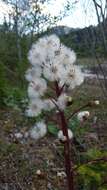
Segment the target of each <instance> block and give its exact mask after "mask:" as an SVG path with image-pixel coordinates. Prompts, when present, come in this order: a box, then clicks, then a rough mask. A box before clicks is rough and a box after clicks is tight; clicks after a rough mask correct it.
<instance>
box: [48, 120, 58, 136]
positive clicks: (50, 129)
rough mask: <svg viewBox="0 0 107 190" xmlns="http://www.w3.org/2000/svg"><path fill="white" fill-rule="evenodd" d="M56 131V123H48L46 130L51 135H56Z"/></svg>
mask: <svg viewBox="0 0 107 190" xmlns="http://www.w3.org/2000/svg"><path fill="white" fill-rule="evenodd" d="M58 131H59V129H58V128H57V127H56V125H54V124H52V123H51V124H48V132H49V133H50V134H52V135H55V136H56V135H57V133H58Z"/></svg>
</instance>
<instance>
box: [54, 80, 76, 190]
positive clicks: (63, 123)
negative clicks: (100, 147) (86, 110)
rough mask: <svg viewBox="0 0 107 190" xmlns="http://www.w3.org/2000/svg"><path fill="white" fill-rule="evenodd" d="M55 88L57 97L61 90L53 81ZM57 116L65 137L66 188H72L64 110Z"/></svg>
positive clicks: (71, 168) (72, 178)
mask: <svg viewBox="0 0 107 190" xmlns="http://www.w3.org/2000/svg"><path fill="white" fill-rule="evenodd" d="M55 88H56V96H57V98H58V97H59V96H60V94H61V90H60V88H59V86H58V83H57V82H55ZM59 117H60V120H61V129H62V131H63V135H64V136H66V139H67V140H66V141H65V142H64V158H65V169H66V174H67V182H68V190H74V174H73V166H72V165H71V160H70V141H69V137H68V128H67V122H66V118H65V115H64V112H63V111H61V110H60V111H59Z"/></svg>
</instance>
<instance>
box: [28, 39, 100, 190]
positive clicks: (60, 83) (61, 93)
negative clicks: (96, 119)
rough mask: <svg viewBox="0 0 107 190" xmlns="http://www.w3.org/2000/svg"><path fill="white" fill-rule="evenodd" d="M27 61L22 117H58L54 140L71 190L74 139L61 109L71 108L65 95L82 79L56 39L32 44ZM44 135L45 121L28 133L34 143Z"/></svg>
mask: <svg viewBox="0 0 107 190" xmlns="http://www.w3.org/2000/svg"><path fill="white" fill-rule="evenodd" d="M28 60H29V62H30V64H31V66H30V68H29V69H28V70H27V72H26V74H25V77H26V79H27V81H28V82H29V85H28V97H29V106H28V109H27V110H26V114H27V115H28V116H29V117H37V116H38V115H39V114H42V113H44V112H45V113H47V114H48V113H50V111H52V116H55V115H56V117H58V119H56V126H58V124H59V127H58V128H59V132H58V135H57V136H58V139H59V140H60V141H62V142H63V145H64V157H65V168H66V176H67V181H68V189H69V190H73V189H74V179H73V178H74V174H73V166H72V165H71V160H70V145H71V144H72V142H73V136H74V135H73V132H72V131H71V129H68V119H70V117H69V118H66V114H65V109H66V108H67V107H68V106H69V105H70V106H72V98H71V95H70V96H69V94H70V92H71V91H72V89H74V88H75V87H76V86H79V85H81V84H82V82H83V81H84V76H83V74H82V72H81V70H80V68H79V66H78V65H76V64H75V62H76V54H75V52H74V51H73V50H71V49H69V48H68V47H66V46H65V45H63V44H62V43H61V42H60V39H59V38H58V37H57V36H56V35H50V36H45V37H42V38H40V39H39V40H38V41H37V42H36V43H35V44H33V45H32V47H31V50H30V51H29V54H28ZM96 104H98V102H96ZM87 106H89V105H87ZM79 111H80V109H79ZM77 112H78V110H77V111H74V113H72V114H71V116H73V115H74V114H76V113H77ZM84 114H85V116H86V117H88V116H89V113H88V112H84V113H82V114H79V115H78V119H79V120H80V121H81V120H82V119H83V116H84ZM42 116H43V115H42ZM43 119H45V118H42V120H43ZM59 121H60V122H59ZM46 123H48V122H46ZM46 133H47V126H46V124H45V121H40V122H37V123H36V124H35V126H34V127H33V128H32V129H31V130H30V137H31V138H32V139H34V140H38V139H40V138H42V137H44V136H45V135H46Z"/></svg>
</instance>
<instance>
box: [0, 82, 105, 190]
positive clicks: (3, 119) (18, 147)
mask: <svg viewBox="0 0 107 190" xmlns="http://www.w3.org/2000/svg"><path fill="white" fill-rule="evenodd" d="M72 97H74V105H73V107H71V112H72V110H73V109H75V108H77V107H78V106H81V105H82V104H84V103H85V102H87V101H90V100H93V99H94V100H95V99H98V100H100V105H99V106H98V107H95V108H93V109H91V108H90V112H91V116H90V118H89V121H87V122H86V123H85V124H84V126H83V127H84V128H85V125H86V126H87V127H86V129H85V130H84V133H82V135H79V136H78V132H76V133H75V137H76V138H80V139H79V140H80V142H82V145H83V146H84V147H85V150H84V149H81V146H78V145H77V143H76V142H75V141H74V142H73V146H72V147H71V149H72V151H71V152H72V157H73V160H74V163H75V164H77V163H78V160H79V156H80V155H81V154H84V151H86V150H87V148H90V147H95V148H99V149H102V150H107V100H106V98H105V97H104V96H103V92H102V90H101V87H100V85H99V83H98V82H97V81H93V80H88V79H87V80H86V82H85V83H84V84H83V85H82V86H81V87H79V88H78V89H77V90H75V91H74V92H73V93H72ZM32 125H33V122H32V121H31V120H30V119H28V118H26V117H25V116H24V114H23V113H22V112H21V111H18V110H12V109H11V108H3V109H0V190H66V189H67V185H66V176H65V175H64V176H62V177H59V176H58V172H62V171H64V158H63V145H62V144H61V143H60V142H59V141H58V139H57V137H55V136H52V135H51V134H48V135H47V136H46V137H44V138H43V139H41V140H39V141H37V142H35V141H34V140H31V139H29V138H26V139H22V140H19V139H17V138H16V137H15V136H14V134H15V133H16V132H19V131H21V132H22V133H25V132H26V131H27V130H28V129H29V128H30V127H32ZM83 142H84V143H83ZM77 157H78V158H77ZM38 170H40V171H41V175H39V176H38V175H37V171H38Z"/></svg>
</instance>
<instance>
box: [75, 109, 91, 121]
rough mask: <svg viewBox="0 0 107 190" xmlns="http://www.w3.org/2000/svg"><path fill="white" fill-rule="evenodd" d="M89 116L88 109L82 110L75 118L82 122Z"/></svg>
mask: <svg viewBox="0 0 107 190" xmlns="http://www.w3.org/2000/svg"><path fill="white" fill-rule="evenodd" d="M89 116H90V113H89V111H82V112H79V113H78V115H77V118H78V120H79V121H81V122H82V121H84V120H87V119H88V117H89Z"/></svg>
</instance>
